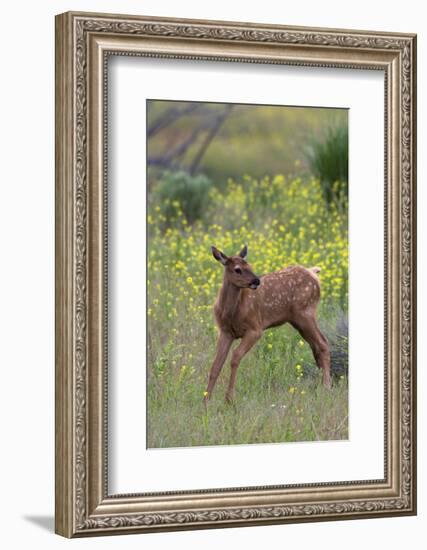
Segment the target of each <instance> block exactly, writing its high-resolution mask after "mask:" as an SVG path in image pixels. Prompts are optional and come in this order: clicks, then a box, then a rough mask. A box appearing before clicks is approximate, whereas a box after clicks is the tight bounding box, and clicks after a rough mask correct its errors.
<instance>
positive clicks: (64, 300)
mask: <svg viewBox="0 0 427 550" xmlns="http://www.w3.org/2000/svg"><path fill="white" fill-rule="evenodd" d="M108 55H141V56H149V57H169V58H186V59H200V60H206V61H210V62H212V61H219V60H220V61H230V62H247V63H275V64H280V63H285V64H296V65H302V66H316V67H319V66H320V67H346V68H349V69H357V68H368V69H372V70H381V71H384V74H385V113H384V115H385V124H386V140H385V151H384V153H385V163H386V164H385V167H386V170H385V173H386V181H385V185H386V243H385V246H386V266H385V268H386V276H387V285H386V304H387V307H386V311H385V319H386V357H387V361H386V368H385V379H386V400H385V403H386V411H385V412H386V415H385V417H386V426H385V436H386V437H385V441H386V445H385V447H386V449H385V472H386V475H385V478H384V479H383V480H367V481H363V482H354V481H353V482H352V481H350V482H347V483H322V484H304V485H299V486H281V487H258V488H257V487H245V488H239V489H236V488H233V489H224V490H212V491H210V490H203V491H202V490H200V491H193V492H191V491H182V492H170V493H154V494H153V493H151V494H141V495H139V494H134V495H109V494H108V490H107V477H106V467H107V453H106V437H107V434H106V413H107V405H106V380H107V378H106V361H105V358H106V338H105V334H106V330H105V329H106V320H105V307H106V300H105V298H106V294H105V293H106V289H105V284H104V283H105V278H104V269H105V267H106V250H105V215H106V214H105V211H104V210H105V203H106V202H105V192H106V191H105V189H106V188H105V180H106V168H105V165H106V163H105V155H106V135H105V117H106V104H105V101H106V96H107V89H106V59H107V56H108ZM415 114H416V37H415V35H410V34H400V33H399V34H398V33H382V32H381V33H376V32H366V31H347V30H331V29H306V28H302V27H301V28H299V27H281V26H270V25H257V24H247V23H231V22H214V21H193V20H177V19H163V18H151V17H136V16H122V15H104V14H89V13H71V12H69V13H65V14H62V15H59V16H57V18H56V121H57V122H56V419H55V420H56V510H55V516H56V532H57V533H59V534H61V535H63V536H67V537H76V536H87V535H100V534H103V535H105V534H117V533H128V532H146V531H162V530H175V529H197V528H207V527H226V526H238V525H245V526H248V525H258V524H267V523H285V522H297V521H315V520H332V519H349V518H360V517H380V516H393V515H412V514H415V513H416V418H415V411H416V401H415V399H416V371H415V360H416V357H415V350H416V340H415V338H416V332H415V328H416V327H415V314H416V311H415V308H416V294H415V293H416V272H415V269H416V261H415V250H416V235H415V227H416V223H415V222H416V219H415V207H416V195H415V176H416V164H415V163H416V159H415V152H416V142H415V139H416V134H415V119H416V116H415Z"/></svg>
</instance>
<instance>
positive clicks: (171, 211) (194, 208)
mask: <svg viewBox="0 0 427 550" xmlns="http://www.w3.org/2000/svg"><path fill="white" fill-rule="evenodd" d="M211 187H212V182H211V180H210V179H209V178H207V177H206V176H205V175H203V174H198V175H196V176H191V175H190V174H187V173H186V172H165V173H164V174H163V176H162V178H161V180H160V181H159V183H158V184H157V186H156V187H155V189H154V191H153V194H154V201H155V202H156V203H158V204H159V206H160V208H161V210H162V212H163V214H164V216H165V217H166V220H169V221H170V220H172V219H173V218H174V217H175V216H176V213H177V208H180V209H181V210H182V213H183V214H184V216H185V218H186V219H187V221H188V223H193V222H194V221H196V220H198V219H200V218H202V217H203V213H204V210H205V208H206V205H207V199H208V195H209V191H210V189H211Z"/></svg>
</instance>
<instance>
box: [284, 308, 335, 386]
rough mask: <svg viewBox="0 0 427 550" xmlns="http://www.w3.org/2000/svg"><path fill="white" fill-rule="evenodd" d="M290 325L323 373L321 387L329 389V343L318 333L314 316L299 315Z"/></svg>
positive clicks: (310, 314)
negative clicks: (309, 350)
mask: <svg viewBox="0 0 427 550" xmlns="http://www.w3.org/2000/svg"><path fill="white" fill-rule="evenodd" d="M292 325H293V326H294V327H295V328H296V329H297V330H298V332H299V333H300V334H301V336H302V337H303V338H304V340H305V341H306V342H308V344H309V345H310V347H311V350H312V352H313V355H314V359H315V361H316V364H317V366H318V367H319V368H320V369H322V372H323V385H324V386H326V387H328V388H329V387H330V385H331V374H330V371H331V354H330V351H329V343H328V340H327V339H326V336H324V335H323V334H322V332H321V331H320V329H319V327H318V325H317V321H316V318H315V316H314V314H312V313H311V312H310V313H307V314H306V315H301V316H299V317H298V319H296V320H295V321H293V322H292Z"/></svg>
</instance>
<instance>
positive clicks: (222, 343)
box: [204, 332, 233, 402]
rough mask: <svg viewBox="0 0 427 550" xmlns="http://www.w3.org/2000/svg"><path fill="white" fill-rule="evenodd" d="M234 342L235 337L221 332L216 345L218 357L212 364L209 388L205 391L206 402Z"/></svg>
mask: <svg viewBox="0 0 427 550" xmlns="http://www.w3.org/2000/svg"><path fill="white" fill-rule="evenodd" d="M232 342H233V337H232V336H231V335H230V334H228V333H226V332H220V333H219V336H218V341H217V345H216V355H215V359H214V361H213V363H212V367H211V370H210V372H209V379H208V387H207V388H206V391H205V397H204V399H205V402H207V401H208V400H209V398H210V396H211V394H212V391H213V389H214V386H215V383H216V381H217V379H218V376H219V373H220V372H221V369H222V367H223V365H224V363H225V360H226V359H227V355H228V352H229V351H230V347H231V344H232Z"/></svg>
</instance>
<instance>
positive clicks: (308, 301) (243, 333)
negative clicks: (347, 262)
mask: <svg viewBox="0 0 427 550" xmlns="http://www.w3.org/2000/svg"><path fill="white" fill-rule="evenodd" d="M247 253H248V248H247V246H244V247H243V249H242V250H241V252H240V253H239V254H238V255H237V256H226V255H225V254H224V253H223V252H221V251H220V250H218V249H217V248H215V247H214V246H213V247H212V254H213V256H214V258H215V259H216V260H217V261H218V262H220V263H221V264H222V265H223V266H224V278H223V282H222V286H221V289H220V291H219V293H218V297H217V300H216V303H215V306H214V313H215V319H216V322H217V325H218V328H219V335H218V343H217V350H216V355H215V359H214V361H213V364H212V367H211V370H210V373H209V381H208V386H207V390H206V392H205V400H208V399H209V397H210V396H211V394H212V390H213V388H214V386H215V382H216V381H217V378H218V376H219V373H220V372H221V369H222V367H223V365H224V363H225V360H226V358H227V355H228V352H229V351H230V348H231V344H232V343H233V341H234V340H236V339H241V340H240V343H239V345H238V346H237V347H236V348H235V349H234V351H233V353H232V357H231V375H230V382H229V385H228V390H227V393H226V400H227V401H229V402H230V401H232V399H233V393H234V386H235V382H236V374H237V369H238V367H239V364H240V361H241V360H242V358H243V357H244V356H245V355H246V353H247V352H248V351H249V350H250V349H251V348H252V347H253V346H254V344H255V343H256V342H257V341H258V340H259V339H260V337H261V335H262V332H263V331H264V330H265V329H267V328H270V327H276V326H280V325H283V324H285V323H290V324H291V325H292V326H293V327H294V328H295V329H297V330H298V332H299V333H300V334H301V336H302V337H303V338H304V340H306V341H307V342H308V343H309V345H310V347H311V349H312V351H313V355H314V358H315V360H316V364H317V366H318V367H319V368H320V369H322V371H323V384H324V385H325V386H329V385H330V353H329V345H328V341H327V339H326V338H325V336H324V335H323V334H322V333H321V332H320V330H319V327H318V325H317V321H316V308H317V304H318V303H319V299H320V282H319V279H318V277H317V274H318V273H319V271H320V268H318V267H312V268H310V269H306V268H305V267H302V266H291V267H286V268H284V269H281V270H280V271H276V272H274V273H268V274H266V275H263V276H262V277H257V276H256V275H255V274H254V273H253V271H252V268H251V266H250V265H249V264H248V263H247V261H246V256H247Z"/></svg>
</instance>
